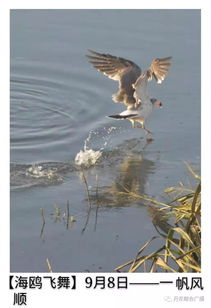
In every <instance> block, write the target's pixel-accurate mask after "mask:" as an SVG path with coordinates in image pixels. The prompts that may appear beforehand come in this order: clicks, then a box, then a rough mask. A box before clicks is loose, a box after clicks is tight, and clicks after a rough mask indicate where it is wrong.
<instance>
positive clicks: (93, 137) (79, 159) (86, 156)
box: [75, 126, 116, 168]
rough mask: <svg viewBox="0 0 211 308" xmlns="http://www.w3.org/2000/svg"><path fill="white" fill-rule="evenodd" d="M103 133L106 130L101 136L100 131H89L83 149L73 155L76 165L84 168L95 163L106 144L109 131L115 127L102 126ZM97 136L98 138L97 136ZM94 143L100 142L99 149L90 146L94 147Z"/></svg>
mask: <svg viewBox="0 0 211 308" xmlns="http://www.w3.org/2000/svg"><path fill="white" fill-rule="evenodd" d="M103 130H104V133H105V132H106V135H105V136H102V133H100V131H93V130H91V131H90V132H89V135H88V137H87V138H86V140H85V141H84V149H83V150H81V151H80V152H79V153H77V155H76V157H75V164H76V165H77V166H81V167H84V168H89V167H91V166H93V165H95V164H96V162H97V161H98V159H99V158H100V157H101V156H102V153H103V150H104V149H105V147H106V146H107V145H108V142H109V139H110V135H111V133H112V132H113V131H114V130H116V127H113V126H112V127H104V128H103ZM97 137H99V140H98V138H97ZM90 143H92V144H91V145H89V144H90ZM94 143H101V145H100V146H99V145H98V148H99V150H93V149H92V147H95V144H94Z"/></svg>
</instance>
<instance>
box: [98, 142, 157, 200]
mask: <svg viewBox="0 0 211 308" xmlns="http://www.w3.org/2000/svg"><path fill="white" fill-rule="evenodd" d="M152 141H153V140H152V139H146V140H141V139H131V140H128V141H125V142H124V143H123V144H121V145H120V146H119V147H118V151H117V153H119V155H117V157H116V155H115V154H116V153H108V154H110V155H113V156H112V157H111V158H110V159H112V158H113V160H114V162H115V165H112V164H111V165H110V166H109V167H110V168H111V169H113V168H114V166H115V168H116V176H115V179H114V180H113V183H112V184H111V185H110V186H107V187H98V193H97V194H96V189H95V188H94V193H92V201H94V202H97V203H100V204H101V205H104V206H124V205H128V204H129V203H134V202H135V200H136V199H137V197H134V196H131V195H130V194H128V192H131V193H134V195H135V194H137V195H142V194H144V193H145V185H146V183H147V179H148V176H149V174H152V173H154V172H155V162H154V161H152V160H149V159H147V158H144V150H145V148H146V147H147V146H148V145H149V144H150V143H151V142H152ZM110 155H108V156H109V157H110ZM110 159H109V160H110ZM118 159H119V163H118ZM111 169H110V171H111ZM99 180H100V179H99Z"/></svg>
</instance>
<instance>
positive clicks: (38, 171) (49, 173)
mask: <svg viewBox="0 0 211 308" xmlns="http://www.w3.org/2000/svg"><path fill="white" fill-rule="evenodd" d="M54 173H55V171H53V170H43V167H42V166H36V165H32V166H31V167H29V168H28V169H27V170H26V175H27V176H30V177H33V178H37V179H38V178H48V179H51V178H53V177H54Z"/></svg>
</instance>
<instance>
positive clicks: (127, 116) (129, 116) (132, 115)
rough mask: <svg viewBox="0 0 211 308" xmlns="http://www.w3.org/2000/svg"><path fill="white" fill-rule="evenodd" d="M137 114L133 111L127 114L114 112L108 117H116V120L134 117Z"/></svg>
mask: <svg viewBox="0 0 211 308" xmlns="http://www.w3.org/2000/svg"><path fill="white" fill-rule="evenodd" d="M135 116H137V114H134V113H132V114H127V115H121V114H114V115H110V116H108V117H109V118H113V119H116V120H125V119H128V118H133V117H135Z"/></svg>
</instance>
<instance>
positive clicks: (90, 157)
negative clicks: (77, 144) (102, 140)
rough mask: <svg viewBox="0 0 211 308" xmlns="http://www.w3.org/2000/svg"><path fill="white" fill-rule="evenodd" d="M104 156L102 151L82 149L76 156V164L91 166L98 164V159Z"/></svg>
mask: <svg viewBox="0 0 211 308" xmlns="http://www.w3.org/2000/svg"><path fill="white" fill-rule="evenodd" d="M101 156H102V152H101V151H94V150H92V149H89V150H84V151H83V150H81V151H80V152H79V153H78V154H77V155H76V157H75V164H76V165H77V166H81V167H85V168H89V167H91V166H93V165H95V164H96V162H97V160H98V159H99V158H100V157H101Z"/></svg>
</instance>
